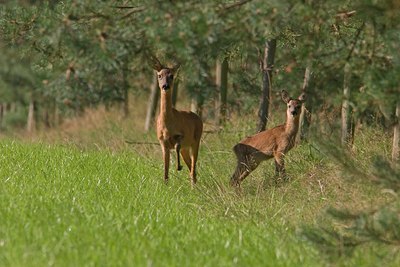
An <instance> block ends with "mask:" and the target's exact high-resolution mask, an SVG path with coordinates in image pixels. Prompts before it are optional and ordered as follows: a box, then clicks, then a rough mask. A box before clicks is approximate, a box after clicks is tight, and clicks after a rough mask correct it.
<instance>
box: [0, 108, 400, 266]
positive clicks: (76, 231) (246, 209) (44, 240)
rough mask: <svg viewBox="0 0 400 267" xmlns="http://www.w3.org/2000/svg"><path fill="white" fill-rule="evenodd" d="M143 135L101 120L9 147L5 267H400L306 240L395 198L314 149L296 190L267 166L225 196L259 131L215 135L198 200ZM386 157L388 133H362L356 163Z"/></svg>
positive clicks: (390, 258) (380, 256)
mask: <svg viewBox="0 0 400 267" xmlns="http://www.w3.org/2000/svg"><path fill="white" fill-rule="evenodd" d="M135 115H136V116H140V114H133V116H135ZM281 119H282V118H279V119H277V121H279V120H281ZM100 121H101V123H100ZM135 123H137V125H136V124H135ZM139 125H140V123H139V122H137V121H136V120H134V121H133V120H122V119H116V115H115V114H113V113H112V112H106V111H105V110H102V109H100V110H98V111H96V112H94V111H93V112H88V113H87V114H86V115H85V116H84V117H82V118H80V119H79V120H75V121H74V120H71V121H66V122H65V123H64V125H63V128H62V131H55V130H52V131H46V132H40V133H38V134H37V135H36V136H30V137H29V138H28V137H26V136H24V137H21V136H19V137H14V138H9V137H8V138H2V140H1V141H0V150H1V156H0V166H1V167H0V184H1V185H0V203H1V204H0V266H399V265H400V256H399V254H400V253H398V250H397V251H396V250H393V248H391V247H382V246H378V245H373V244H370V245H365V246H362V247H360V248H357V249H356V250H355V251H354V253H353V254H351V255H348V256H342V257H337V258H333V259H332V258H331V257H329V256H326V255H325V254H324V253H322V252H321V250H319V248H318V246H316V245H315V244H313V243H311V242H309V241H308V240H307V239H306V238H305V237H304V236H303V235H302V229H303V227H305V226H308V227H309V226H313V225H320V224H324V223H325V222H326V223H328V218H326V217H327V215H326V213H325V210H326V209H327V208H328V207H332V206H333V207H338V208H350V209H355V210H361V209H363V208H368V207H371V206H372V205H373V204H376V203H377V202H379V201H387V200H388V199H389V198H390V196H387V195H385V194H384V193H382V192H381V190H380V189H379V188H378V187H376V186H375V185H373V184H372V183H371V182H370V181H369V180H362V179H355V180H353V179H348V178H347V177H346V172H343V170H342V169H341V167H340V165H338V164H337V163H335V161H333V160H332V159H331V158H330V156H329V155H327V154H325V153H323V152H322V151H321V150H320V149H319V147H318V145H316V144H314V143H313V142H309V143H303V144H301V145H299V146H298V147H296V148H294V149H293V150H292V151H291V152H290V153H289V155H288V157H287V160H286V164H287V172H288V175H289V176H290V178H291V181H290V182H288V183H285V184H282V185H280V186H275V185H274V183H273V182H272V179H271V178H272V177H273V174H274V166H273V161H268V162H265V163H263V164H262V165H261V166H260V167H259V168H258V169H257V170H256V171H255V172H253V173H252V174H251V175H250V176H249V177H248V178H247V179H246V180H245V181H244V183H243V189H242V192H241V193H238V192H236V191H235V190H233V189H231V188H230V187H229V186H228V182H229V178H230V175H231V173H232V172H233V170H234V167H235V159H234V155H233V153H232V151H231V147H232V146H233V145H234V144H235V142H237V141H238V140H240V139H241V138H242V137H243V136H245V135H246V134H249V133H251V126H250V125H232V127H229V131H228V130H226V131H221V132H220V133H218V134H216V133H209V132H207V133H205V134H204V136H203V140H202V145H201V150H200V158H199V169H198V178H199V181H198V185H197V186H196V187H195V188H194V189H192V188H191V186H190V183H189V180H188V178H189V175H188V171H187V169H186V168H184V170H183V171H181V172H177V171H176V170H174V168H171V170H170V174H171V177H170V178H171V179H170V183H169V184H168V185H165V184H164V183H163V179H162V177H163V169H162V160H161V151H160V147H159V146H158V145H156V144H153V143H154V142H156V138H155V135H154V133H150V134H144V133H140V131H137V128H138V127H139ZM83 126H84V127H83ZM206 127H207V125H206ZM208 128H210V127H209V126H208ZM135 129H136V130H135ZM138 132H139V133H138ZM126 140H141V141H143V142H144V143H136V144H129V143H127V142H126ZM375 140H380V142H375ZM365 144H370V145H369V146H365ZM389 148H390V136H389V135H388V134H387V133H384V132H383V131H381V130H379V129H376V128H371V129H369V128H367V129H364V130H363V131H362V132H360V133H359V134H358V135H357V139H356V144H355V149H354V160H355V162H356V164H358V165H359V166H360V168H363V170H365V171H368V168H369V162H370V160H371V157H372V155H382V156H384V157H388V155H389V154H390V150H389ZM172 158H173V159H174V158H175V157H172ZM172 166H174V165H173V164H172Z"/></svg>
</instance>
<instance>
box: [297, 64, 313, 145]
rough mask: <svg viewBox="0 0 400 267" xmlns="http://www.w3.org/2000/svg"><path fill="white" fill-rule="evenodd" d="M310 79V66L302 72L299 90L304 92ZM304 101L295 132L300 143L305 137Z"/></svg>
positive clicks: (305, 110)
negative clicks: (301, 83)
mask: <svg viewBox="0 0 400 267" xmlns="http://www.w3.org/2000/svg"><path fill="white" fill-rule="evenodd" d="M309 80H310V68H309V67H306V71H305V72H304V80H303V87H302V89H301V92H302V93H304V94H306V89H307V87H308V81H309ZM306 112H307V109H306V103H303V105H301V113H300V118H299V131H298V132H297V136H296V143H300V141H301V140H303V139H304V138H305V129H304V118H305V116H306Z"/></svg>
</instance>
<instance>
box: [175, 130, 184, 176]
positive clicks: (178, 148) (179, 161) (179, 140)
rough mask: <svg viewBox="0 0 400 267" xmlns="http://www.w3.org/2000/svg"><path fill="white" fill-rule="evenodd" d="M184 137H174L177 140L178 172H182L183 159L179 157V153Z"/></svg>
mask: <svg viewBox="0 0 400 267" xmlns="http://www.w3.org/2000/svg"><path fill="white" fill-rule="evenodd" d="M182 138H183V136H182V135H176V136H174V139H175V142H176V144H175V151H176V169H177V170H178V171H180V170H182V165H181V158H180V156H179V152H180V150H181V140H182Z"/></svg>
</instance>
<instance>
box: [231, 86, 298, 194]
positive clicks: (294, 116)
mask: <svg viewBox="0 0 400 267" xmlns="http://www.w3.org/2000/svg"><path fill="white" fill-rule="evenodd" d="M281 96H282V100H283V102H285V103H286V104H287V109H286V123H285V124H282V125H279V126H276V127H275V128H272V129H269V130H266V131H263V132H260V133H257V134H255V135H252V136H249V137H246V138H245V139H243V140H242V141H240V142H239V143H238V144H237V145H235V146H234V147H233V151H234V152H235V154H236V157H237V166H236V170H235V172H234V174H233V175H232V178H231V185H232V186H240V183H241V182H242V181H243V180H244V178H246V177H247V176H248V175H249V174H250V173H251V172H252V171H253V170H255V169H256V168H257V166H258V165H259V164H260V163H261V162H262V161H264V160H268V159H270V158H274V159H275V173H276V175H277V176H279V175H282V176H283V177H284V178H285V179H286V177H285V175H286V174H285V165H284V157H285V154H286V153H287V152H288V151H289V150H290V149H291V148H292V147H293V146H294V142H295V139H296V134H297V131H298V129H299V115H300V110H301V105H302V103H303V102H304V100H305V94H302V95H300V97H299V98H298V99H292V98H291V97H289V94H288V93H287V92H286V91H285V90H282V92H281Z"/></svg>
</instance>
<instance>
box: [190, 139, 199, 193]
mask: <svg viewBox="0 0 400 267" xmlns="http://www.w3.org/2000/svg"><path fill="white" fill-rule="evenodd" d="M199 143H200V140H199V142H198V143H196V144H194V145H193V146H192V147H191V149H190V160H191V167H190V177H191V181H192V186H193V185H195V184H196V182H197V177H196V162H197V157H198V154H199Z"/></svg>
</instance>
